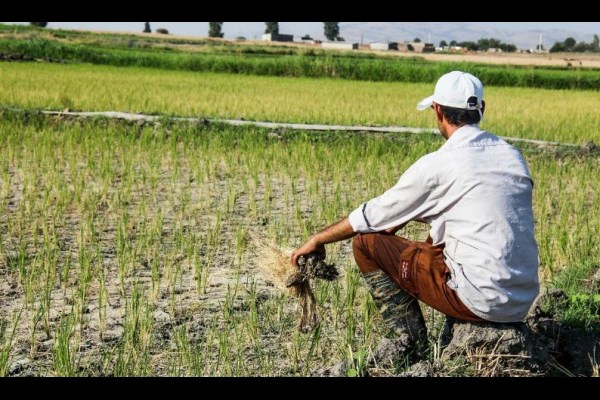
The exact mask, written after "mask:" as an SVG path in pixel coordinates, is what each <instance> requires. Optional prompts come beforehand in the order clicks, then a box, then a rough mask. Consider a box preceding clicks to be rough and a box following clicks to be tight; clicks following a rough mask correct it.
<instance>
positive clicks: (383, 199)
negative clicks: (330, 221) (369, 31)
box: [348, 160, 434, 233]
mask: <svg viewBox="0 0 600 400" xmlns="http://www.w3.org/2000/svg"><path fill="white" fill-rule="evenodd" d="M419 161H421V160H419ZM431 191H432V183H431V181H430V179H429V178H428V177H427V176H425V175H424V174H422V173H421V167H420V162H416V163H415V164H413V165H412V166H411V167H410V168H409V169H407V170H406V171H405V172H404V174H402V176H401V177H400V179H399V180H398V182H397V183H396V184H395V185H394V186H393V187H392V188H391V189H389V190H387V191H386V192H385V193H383V194H382V195H380V196H378V197H375V198H373V199H371V200H369V201H368V202H366V203H363V204H361V205H360V206H359V207H358V208H356V209H355V210H354V211H352V212H351V213H350V215H349V216H348V220H349V222H350V225H351V226H352V229H353V230H354V232H361V233H365V232H377V231H382V230H384V229H388V228H391V227H394V226H398V225H402V224H404V223H406V222H409V221H411V220H413V219H416V218H426V217H427V216H428V211H430V210H431V209H432V208H433V207H434V204H433V202H432V201H430V199H431V198H432V196H431Z"/></svg>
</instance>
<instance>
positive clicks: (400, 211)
mask: <svg viewBox="0 0 600 400" xmlns="http://www.w3.org/2000/svg"><path fill="white" fill-rule="evenodd" d="M532 189H533V180H532V179H531V176H530V173H529V169H528V168H527V164H526V162H525V160H524V159H523V156H522V155H521V153H520V152H519V151H518V150H517V149H516V148H514V147H513V146H511V145H510V144H508V143H506V142H505V141H504V140H502V139H500V138H498V137H497V136H495V135H493V134H491V133H489V132H485V131H482V130H481V129H480V128H479V127H478V126H477V125H467V126H463V127H461V128H459V129H457V130H456V131H455V132H454V133H453V134H452V135H451V136H450V138H449V139H448V140H447V141H446V143H444V145H442V146H441V147H440V148H439V149H438V150H437V151H435V152H433V153H430V154H427V155H425V156H424V157H422V158H420V159H419V160H418V161H417V162H415V163H414V164H413V165H412V166H410V167H409V168H408V169H407V170H406V172H404V174H403V175H402V176H401V177H400V179H399V180H398V182H397V183H396V185H395V186H394V187H392V188H391V189H389V190H388V191H386V192H385V193H383V194H382V195H381V196H379V197H376V198H374V199H371V200H369V201H368V202H366V203H363V204H362V205H361V206H360V207H358V208H357V209H356V210H354V211H352V213H350V215H349V220H350V224H351V225H352V228H353V229H354V231H355V232H376V231H381V230H384V229H387V228H391V227H394V226H398V225H401V224H404V223H406V222H408V221H411V220H414V219H419V218H421V219H423V220H425V221H426V222H427V223H428V224H430V226H431V229H430V235H431V238H432V239H433V244H434V245H437V244H441V243H444V244H445V247H444V252H443V254H444V258H445V262H446V265H448V268H449V269H450V271H451V275H452V276H451V279H450V280H449V281H448V285H449V286H450V288H452V289H454V290H455V291H456V292H457V295H458V297H459V298H460V299H461V301H462V302H463V303H464V304H465V305H466V306H467V307H468V308H469V309H470V310H471V311H472V312H473V313H474V314H476V315H478V316H479V317H481V318H484V319H486V320H489V321H496V322H513V321H519V320H522V319H523V318H524V317H525V316H526V314H527V311H528V310H529V308H530V306H531V304H532V303H533V300H534V299H535V297H536V296H537V294H538V292H539V281H538V248H537V243H536V241H535V237H534V221H533V210H532Z"/></svg>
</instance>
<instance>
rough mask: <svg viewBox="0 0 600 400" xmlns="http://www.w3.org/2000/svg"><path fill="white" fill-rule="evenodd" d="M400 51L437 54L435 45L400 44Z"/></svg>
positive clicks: (420, 43)
mask: <svg viewBox="0 0 600 400" xmlns="http://www.w3.org/2000/svg"><path fill="white" fill-rule="evenodd" d="M398 50H400V51H404V52H415V53H433V52H435V46H434V45H433V43H422V42H412V43H398Z"/></svg>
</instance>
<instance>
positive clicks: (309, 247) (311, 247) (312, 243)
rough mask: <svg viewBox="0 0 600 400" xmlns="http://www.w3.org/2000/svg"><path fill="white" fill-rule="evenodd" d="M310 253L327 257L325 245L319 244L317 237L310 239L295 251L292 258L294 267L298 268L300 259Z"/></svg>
mask: <svg viewBox="0 0 600 400" xmlns="http://www.w3.org/2000/svg"><path fill="white" fill-rule="evenodd" d="M310 253H319V254H322V255H323V258H324V257H325V245H323V244H319V243H318V242H317V238H316V235H315V236H313V237H311V238H310V239H308V241H307V242H306V243H304V244H303V245H302V246H301V247H300V248H299V249H298V250H296V251H294V252H293V253H292V256H291V261H292V265H293V266H294V267H296V266H298V258H299V257H300V256H304V255H307V254H310Z"/></svg>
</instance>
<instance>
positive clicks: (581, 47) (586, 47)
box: [573, 42, 590, 53]
mask: <svg viewBox="0 0 600 400" xmlns="http://www.w3.org/2000/svg"><path fill="white" fill-rule="evenodd" d="M589 48H590V45H588V44H587V43H586V42H579V43H577V44H576V45H575V47H573V51H576V52H577V53H583V52H584V51H587V50H589Z"/></svg>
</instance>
